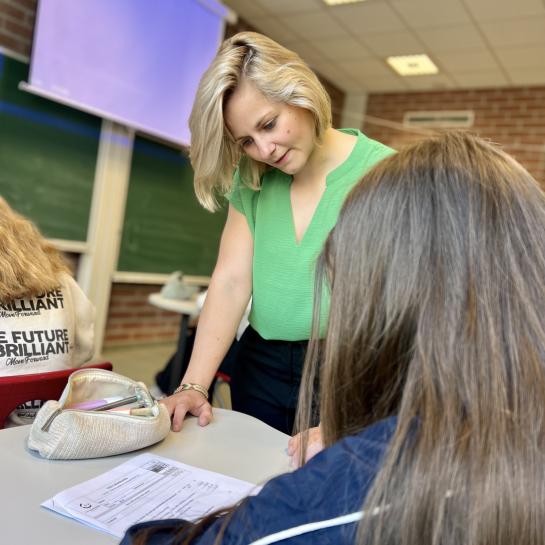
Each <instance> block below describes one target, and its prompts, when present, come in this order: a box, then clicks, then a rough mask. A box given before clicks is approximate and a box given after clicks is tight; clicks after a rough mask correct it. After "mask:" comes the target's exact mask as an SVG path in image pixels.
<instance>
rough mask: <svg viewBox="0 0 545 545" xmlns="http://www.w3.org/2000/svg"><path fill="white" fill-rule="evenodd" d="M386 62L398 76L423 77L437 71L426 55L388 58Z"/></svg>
mask: <svg viewBox="0 0 545 545" xmlns="http://www.w3.org/2000/svg"><path fill="white" fill-rule="evenodd" d="M386 62H387V63H388V64H389V65H390V66H391V67H392V68H393V69H394V70H395V71H396V72H397V73H398V74H399V75H400V76H424V75H428V74H437V73H438V72H439V69H438V68H437V66H435V64H433V61H432V60H431V59H430V58H429V57H428V56H427V55H403V56H399V57H388V58H387V59H386Z"/></svg>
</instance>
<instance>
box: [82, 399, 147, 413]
mask: <svg viewBox="0 0 545 545" xmlns="http://www.w3.org/2000/svg"><path fill="white" fill-rule="evenodd" d="M137 401H139V399H138V396H130V397H125V398H123V399H119V400H117V401H112V402H110V403H106V404H104V405H100V406H98V407H95V408H94V409H90V410H91V411H107V410H108V409H115V408H116V407H123V405H130V404H131V403H136V402H137Z"/></svg>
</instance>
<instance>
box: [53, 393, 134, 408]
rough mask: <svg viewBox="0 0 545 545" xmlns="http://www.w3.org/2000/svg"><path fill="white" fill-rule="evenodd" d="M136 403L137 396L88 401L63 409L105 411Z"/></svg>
mask: <svg viewBox="0 0 545 545" xmlns="http://www.w3.org/2000/svg"><path fill="white" fill-rule="evenodd" d="M137 401H138V397H137V396H130V397H123V398H122V397H120V396H116V397H105V398H103V399H90V400H88V401H82V402H80V403H73V404H72V405H67V406H66V407H64V408H65V409H79V410H82V411H107V410H108V409H113V408H114V407H122V406H123V405H129V404H130V403H136V402H137Z"/></svg>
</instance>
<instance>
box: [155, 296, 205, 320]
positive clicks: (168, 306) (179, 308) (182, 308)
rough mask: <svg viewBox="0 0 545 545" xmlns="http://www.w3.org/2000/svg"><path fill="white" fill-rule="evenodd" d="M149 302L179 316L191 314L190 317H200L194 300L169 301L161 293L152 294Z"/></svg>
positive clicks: (198, 308)
mask: <svg viewBox="0 0 545 545" xmlns="http://www.w3.org/2000/svg"><path fill="white" fill-rule="evenodd" d="M148 302H149V303H150V304H151V305H153V306H154V307H157V308H160V309H162V310H170V311H172V312H178V313H179V314H189V315H190V316H198V315H199V313H200V311H201V309H200V307H199V306H198V305H197V303H196V301H193V300H192V299H187V300H182V299H169V298H168V297H163V296H162V295H161V294H160V293H152V294H150V296H149V297H148Z"/></svg>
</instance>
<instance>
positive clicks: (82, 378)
mask: <svg viewBox="0 0 545 545" xmlns="http://www.w3.org/2000/svg"><path fill="white" fill-rule="evenodd" d="M131 396H133V397H134V396H135V397H136V398H137V399H138V404H139V406H140V407H141V408H142V409H144V410H139V411H133V412H140V413H146V414H145V416H140V415H139V416H134V415H132V414H124V413H123V412H115V411H96V410H83V409H78V408H70V407H71V406H72V405H77V404H82V403H84V402H88V401H89V400H100V399H108V398H109V399H111V398H117V399H119V398H129V397H131ZM169 430H170V417H169V414H168V411H167V409H166V407H165V406H164V405H162V404H160V403H157V402H156V401H155V400H154V399H153V397H152V396H151V395H150V393H149V391H148V389H147V387H146V385H145V384H144V383H142V382H137V381H134V380H132V379H130V378H127V377H124V376H123V375H119V374H117V373H113V372H112V371H106V370H103V369H80V370H79V371H75V372H74V373H72V374H71V375H70V377H69V379H68V383H67V384H66V387H65V388H64V390H63V393H62V394H61V397H60V399H59V400H58V401H53V400H50V401H47V402H46V403H45V404H44V405H43V407H42V408H41V409H40V410H39V411H38V414H37V415H36V418H35V420H34V422H33V424H32V427H31V429H30V435H29V438H28V448H29V449H31V450H35V451H38V453H39V454H40V455H41V456H43V457H44V458H50V459H65V460H70V459H81V458H100V457H102V456H111V455H114V454H121V453H124V452H130V451H133V450H137V449H140V448H144V447H147V446H149V445H152V444H154V443H157V442H158V441H161V440H162V439H164V438H165V437H166V435H167V434H168V432H169Z"/></svg>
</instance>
